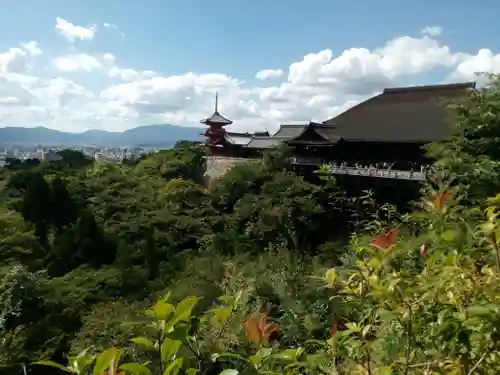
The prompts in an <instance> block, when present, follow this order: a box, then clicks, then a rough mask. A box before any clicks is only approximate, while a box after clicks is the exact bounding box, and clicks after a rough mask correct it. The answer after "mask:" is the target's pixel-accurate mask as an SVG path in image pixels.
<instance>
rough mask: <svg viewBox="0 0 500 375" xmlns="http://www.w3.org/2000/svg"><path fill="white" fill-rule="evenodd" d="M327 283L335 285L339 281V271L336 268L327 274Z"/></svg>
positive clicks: (330, 269) (329, 270)
mask: <svg viewBox="0 0 500 375" xmlns="http://www.w3.org/2000/svg"><path fill="white" fill-rule="evenodd" d="M325 281H326V282H327V283H328V284H329V285H334V284H335V282H336V281H337V270H336V269H335V268H329V269H328V270H327V271H326V272H325Z"/></svg>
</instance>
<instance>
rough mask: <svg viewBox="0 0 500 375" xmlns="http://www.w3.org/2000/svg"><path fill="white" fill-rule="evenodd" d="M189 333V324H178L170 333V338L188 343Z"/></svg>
mask: <svg viewBox="0 0 500 375" xmlns="http://www.w3.org/2000/svg"><path fill="white" fill-rule="evenodd" d="M188 333H189V324H178V325H177V326H175V327H174V329H173V330H172V331H171V332H169V333H168V337H169V338H171V339H172V340H178V341H186V339H187V336H188Z"/></svg>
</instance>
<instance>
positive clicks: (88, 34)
mask: <svg viewBox="0 0 500 375" xmlns="http://www.w3.org/2000/svg"><path fill="white" fill-rule="evenodd" d="M56 29H57V30H58V31H59V33H60V34H61V35H62V36H63V37H64V38H66V39H67V40H68V41H69V42H74V41H75V40H77V39H80V40H91V39H94V36H95V33H96V32H97V25H89V26H85V27H84V26H78V25H74V24H73V23H71V22H69V21H66V20H65V19H63V18H61V17H56Z"/></svg>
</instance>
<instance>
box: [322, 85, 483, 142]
mask: <svg viewBox="0 0 500 375" xmlns="http://www.w3.org/2000/svg"><path fill="white" fill-rule="evenodd" d="M474 88H475V84H474V83H459V84H449V85H433V86H415V87H403V88H391V89H385V90H384V91H383V92H382V93H381V94H379V95H377V96H374V97H373V98H371V99H368V100H366V101H364V102H362V103H360V104H358V105H356V106H354V107H352V108H351V109H349V110H347V111H345V112H344V113H341V114H340V115H338V116H336V117H334V118H332V119H330V120H327V121H324V122H323V124H325V125H328V126H329V129H328V130H327V131H326V133H327V137H328V138H329V139H331V140H334V139H337V138H342V139H344V140H347V141H372V142H376V141H381V142H422V143H425V142H432V141H438V140H442V139H443V138H445V137H447V136H448V135H450V132H451V122H450V120H451V117H450V114H449V112H448V110H447V109H446V103H447V102H448V101H450V100H456V99H460V98H461V97H465V95H466V92H467V90H470V89H474Z"/></svg>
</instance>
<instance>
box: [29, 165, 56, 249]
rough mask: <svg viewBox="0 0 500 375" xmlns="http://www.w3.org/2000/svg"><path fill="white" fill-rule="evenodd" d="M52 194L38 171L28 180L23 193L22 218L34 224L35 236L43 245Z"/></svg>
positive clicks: (48, 222)
mask: <svg viewBox="0 0 500 375" xmlns="http://www.w3.org/2000/svg"><path fill="white" fill-rule="evenodd" d="M51 196H52V194H51V190H50V186H49V184H48V183H47V181H46V180H45V178H44V177H43V176H42V175H41V174H40V173H35V174H33V175H32V177H31V178H30V180H29V183H28V186H27V189H26V193H25V194H24V198H23V202H22V206H21V214H22V216H23V218H24V220H26V221H28V222H31V223H33V224H34V226H35V236H36V237H37V238H38V240H39V241H40V243H41V244H42V245H43V246H46V245H47V235H48V230H49V225H50V218H51V207H52V199H51V198H52V197H51Z"/></svg>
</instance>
